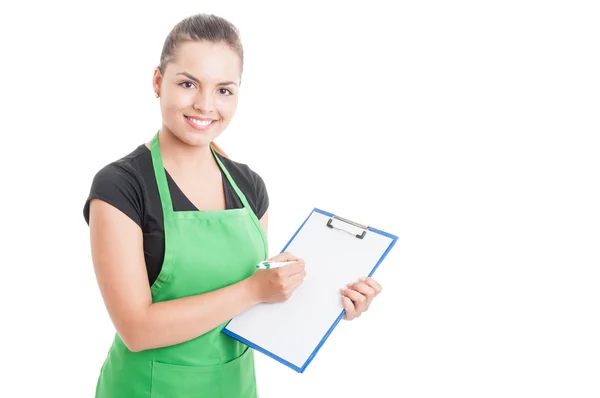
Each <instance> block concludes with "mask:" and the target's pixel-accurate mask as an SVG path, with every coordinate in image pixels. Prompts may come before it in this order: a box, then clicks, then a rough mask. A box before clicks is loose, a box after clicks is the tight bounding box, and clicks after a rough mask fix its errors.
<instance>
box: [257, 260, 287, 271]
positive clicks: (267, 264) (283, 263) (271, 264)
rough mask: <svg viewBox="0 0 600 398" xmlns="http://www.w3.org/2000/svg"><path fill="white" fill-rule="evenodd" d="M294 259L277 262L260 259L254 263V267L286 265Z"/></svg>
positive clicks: (263, 267)
mask: <svg viewBox="0 0 600 398" xmlns="http://www.w3.org/2000/svg"><path fill="white" fill-rule="evenodd" d="M293 262H295V261H283V262H278V261H268V260H266V261H261V262H260V263H258V264H257V265H256V268H260V269H270V268H278V267H283V266H284V265H288V264H291V263H293Z"/></svg>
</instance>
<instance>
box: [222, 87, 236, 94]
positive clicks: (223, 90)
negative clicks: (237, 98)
mask: <svg viewBox="0 0 600 398" xmlns="http://www.w3.org/2000/svg"><path fill="white" fill-rule="evenodd" d="M219 92H220V93H221V94H223V95H231V94H233V93H232V92H231V91H230V90H229V89H227V88H221V89H219Z"/></svg>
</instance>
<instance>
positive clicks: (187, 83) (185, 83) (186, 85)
mask: <svg viewBox="0 0 600 398" xmlns="http://www.w3.org/2000/svg"><path fill="white" fill-rule="evenodd" d="M180 86H182V87H183V88H192V87H194V83H192V82H183V83H181V84H180Z"/></svg>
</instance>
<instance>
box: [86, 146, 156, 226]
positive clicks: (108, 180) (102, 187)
mask: <svg viewBox="0 0 600 398" xmlns="http://www.w3.org/2000/svg"><path fill="white" fill-rule="evenodd" d="M148 164H149V165H150V166H151V165H152V162H151V158H150V155H149V151H148V149H147V147H146V146H145V145H144V144H141V145H139V146H138V147H137V148H135V149H134V150H133V151H131V152H130V153H128V154H126V155H125V156H123V157H121V158H119V159H116V160H113V161H111V162H109V163H107V164H105V165H104V166H102V167H101V168H100V169H99V170H98V171H97V172H96V173H95V175H94V177H93V178H92V182H91V186H90V190H89V194H88V197H87V198H86V201H85V204H84V209H83V214H84V218H85V220H86V222H88V223H89V206H90V202H91V200H92V199H101V200H103V201H105V202H108V203H109V204H112V205H113V206H115V207H117V208H119V209H120V210H122V211H123V212H124V213H126V214H127V215H128V216H129V217H131V218H132V219H134V221H136V222H137V223H138V224H141V221H142V220H141V219H142V213H141V210H142V209H143V207H144V206H143V192H144V190H145V189H144V186H145V174H147V172H146V169H147V167H148Z"/></svg>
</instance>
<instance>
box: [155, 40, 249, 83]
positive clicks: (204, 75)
mask: <svg viewBox="0 0 600 398" xmlns="http://www.w3.org/2000/svg"><path fill="white" fill-rule="evenodd" d="M240 63H241V60H240V57H239V55H238V54H237V53H236V52H235V51H234V50H233V49H232V48H231V47H230V46H229V45H227V44H226V43H212V42H207V41H195V42H184V43H181V44H180V45H179V46H178V48H177V52H176V54H175V59H173V62H172V64H173V65H172V67H171V68H170V69H171V70H170V71H171V73H172V74H178V73H182V72H185V73H188V74H190V75H193V76H195V77H196V78H197V79H200V80H206V81H219V82H221V81H232V80H233V81H237V80H239V77H240V69H241V68H240V67H241V65H240ZM167 69H169V68H167Z"/></svg>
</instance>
